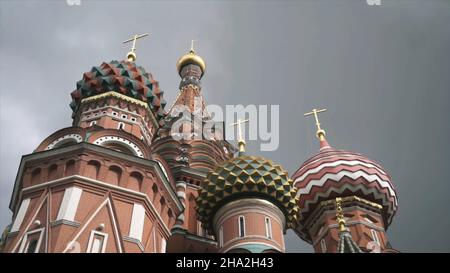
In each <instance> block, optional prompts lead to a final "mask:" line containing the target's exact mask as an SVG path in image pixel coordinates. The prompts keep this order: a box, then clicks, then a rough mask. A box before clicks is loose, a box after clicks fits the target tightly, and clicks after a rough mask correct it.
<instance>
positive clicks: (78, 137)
mask: <svg viewBox="0 0 450 273" xmlns="http://www.w3.org/2000/svg"><path fill="white" fill-rule="evenodd" d="M69 139H73V140H75V141H76V142H77V143H80V142H81V141H83V137H82V136H81V135H79V134H67V135H65V136H62V137H59V138H57V139H55V140H54V141H53V142H52V143H50V144H49V145H48V146H47V148H45V150H50V149H53V148H54V147H55V145H57V144H58V143H60V142H62V141H67V140H69Z"/></svg>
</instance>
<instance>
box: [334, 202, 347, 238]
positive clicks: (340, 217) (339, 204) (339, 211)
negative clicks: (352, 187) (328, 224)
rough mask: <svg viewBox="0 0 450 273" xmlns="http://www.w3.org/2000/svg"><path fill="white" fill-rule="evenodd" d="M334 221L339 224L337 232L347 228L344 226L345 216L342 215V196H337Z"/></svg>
mask: <svg viewBox="0 0 450 273" xmlns="http://www.w3.org/2000/svg"><path fill="white" fill-rule="evenodd" d="M335 204H336V221H337V222H338V225H339V232H343V231H346V230H347V228H346V227H345V217H344V210H343V209H342V198H340V197H337V198H336V201H335Z"/></svg>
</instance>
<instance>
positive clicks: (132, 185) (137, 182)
mask: <svg viewBox="0 0 450 273" xmlns="http://www.w3.org/2000/svg"><path fill="white" fill-rule="evenodd" d="M143 179H144V178H143V176H142V174H140V173H138V172H132V173H131V174H130V178H129V179H128V188H129V189H130V190H134V191H141V187H142V180H143Z"/></svg>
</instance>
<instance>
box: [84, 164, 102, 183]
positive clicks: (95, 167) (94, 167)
mask: <svg viewBox="0 0 450 273" xmlns="http://www.w3.org/2000/svg"><path fill="white" fill-rule="evenodd" d="M99 170H100V162H98V161H95V160H91V161H89V162H88V164H87V165H86V168H85V174H84V176H86V177H89V178H92V179H97V176H98V171H99Z"/></svg>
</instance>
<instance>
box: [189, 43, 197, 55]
mask: <svg viewBox="0 0 450 273" xmlns="http://www.w3.org/2000/svg"><path fill="white" fill-rule="evenodd" d="M194 42H197V40H191V51H190V52H192V53H194V52H195V50H194Z"/></svg>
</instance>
